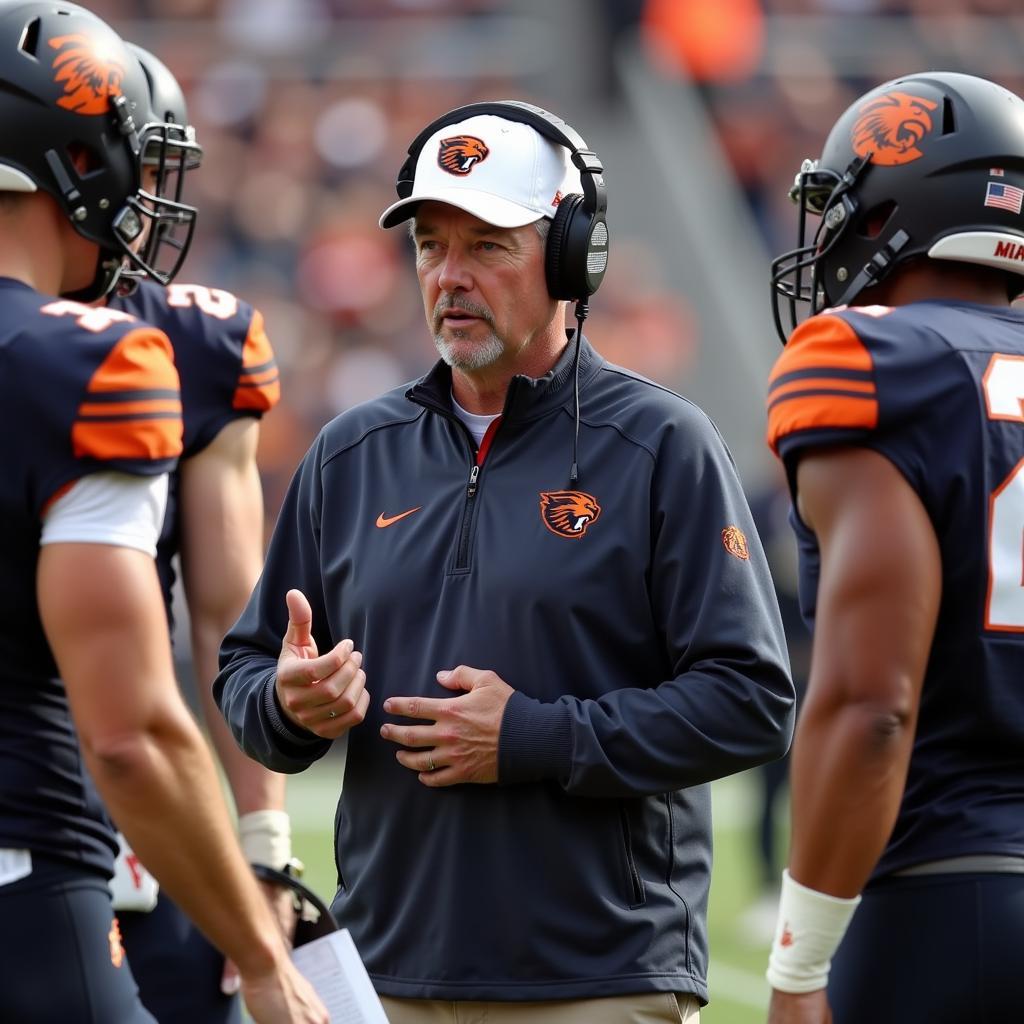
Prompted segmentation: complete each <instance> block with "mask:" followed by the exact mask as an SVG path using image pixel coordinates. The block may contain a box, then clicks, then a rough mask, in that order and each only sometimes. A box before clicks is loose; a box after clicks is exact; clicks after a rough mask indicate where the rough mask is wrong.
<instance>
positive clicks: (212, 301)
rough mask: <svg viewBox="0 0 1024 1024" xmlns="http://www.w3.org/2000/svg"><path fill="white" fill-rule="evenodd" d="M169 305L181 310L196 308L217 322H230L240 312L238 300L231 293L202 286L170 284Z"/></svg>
mask: <svg viewBox="0 0 1024 1024" xmlns="http://www.w3.org/2000/svg"><path fill="white" fill-rule="evenodd" d="M167 305H168V306H177V307H178V308H179V309H187V308H188V307H189V306H195V307H196V308H197V309H199V310H200V311H201V312H203V313H205V314H206V315H207V316H212V317H215V318H216V319H217V320H230V319H231V318H232V317H233V316H234V315H235V314H236V313H237V312H238V299H237V298H235V296H234V295H232V294H231V292H226V291H224V290H223V289H221V288H207V287H206V286H205V285H201V284H169V285H168V286H167Z"/></svg>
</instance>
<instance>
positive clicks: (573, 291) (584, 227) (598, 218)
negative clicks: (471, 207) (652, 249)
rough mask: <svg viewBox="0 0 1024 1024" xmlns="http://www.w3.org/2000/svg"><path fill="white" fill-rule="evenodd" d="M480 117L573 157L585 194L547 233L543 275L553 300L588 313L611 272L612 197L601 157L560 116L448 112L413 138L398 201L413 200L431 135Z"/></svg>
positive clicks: (475, 106) (572, 198)
mask: <svg viewBox="0 0 1024 1024" xmlns="http://www.w3.org/2000/svg"><path fill="white" fill-rule="evenodd" d="M477 114H493V115H495V116H496V117H503V118H504V119H505V120H506V121H517V122H519V123H520V124H527V125H529V126H530V127H531V128H533V129H535V130H536V131H537V132H538V133H539V134H540V135H542V136H543V137H544V138H545V139H547V140H548V141H550V142H553V143H555V145H558V146H564V147H565V148H566V149H568V150H569V152H570V153H571V154H572V162H573V164H574V165H575V166H576V167H577V168H578V169H579V172H580V184H581V185H582V186H583V194H582V195H581V194H580V193H579V192H572V193H570V194H569V195H567V196H564V197H563V198H562V201H561V202H560V203H559V204H558V211H557V212H556V214H555V217H554V220H553V221H552V222H551V229H550V230H549V232H548V239H547V246H546V248H545V253H544V276H545V279H546V281H547V286H548V293H549V294H550V295H551V297H552V298H553V299H560V300H561V299H566V300H569V301H574V300H575V301H576V302H577V303H579V304H581V305H582V307H583V309H584V310H585V309H586V305H587V299H588V298H589V297H590V296H591V295H593V294H594V292H596V291H597V289H598V288H599V287H600V285H601V281H602V279H603V278H604V274H605V270H606V269H607V268H608V225H607V223H606V221H605V218H606V215H607V210H608V196H607V193H606V192H605V185H604V178H603V177H602V174H603V172H604V167H603V166H602V164H601V161H600V160H599V159H598V158H597V154H596V153H594V152H593V150H591V149H590V147H589V146H587V144H586V142H584V141H583V139H582V138H581V136H580V135H579V134H578V133H577V132H576V131H575V130H574V129H573V128H570V127H569V125H567V124H566V123H565V122H564V121H563V120H562V119H561V118H560V117H556V116H555V115H554V114H552V113H550V112H549V111H547V110H544V109H543V108H542V107H535V106H534V105H533V104H532V103H523V102H522V101H520V100H497V101H492V102H486V103H470V104H467V105H466V106H463V107H456V108H455V109H454V110H449V111H448V113H447V114H444V115H443V116H441V117H439V118H437V120H436V121H432V122H431V123H430V124H428V125H427V127H426V128H424V129H423V131H421V132H420V133H419V135H417V136H416V138H415V139H413V141H412V144H411V145H410V146H409V155H408V157H407V158H406V161H405V163H404V164H402V167H401V170H399V172H398V180H397V181H396V182H395V189H396V190H397V192H398V197H399V198H400V199H408V198H409V196H410V195H412V190H413V183H414V181H415V178H416V161H417V160H418V159H419V155H420V150H422V149H423V147H424V146H425V145H426V143H427V140H428V139H429V138H430V136H431V135H433V134H434V132H436V131H439V130H440V129H441V128H444V127H446V126H447V125H450V124H457V123H458V122H459V121H464V120H466V118H469V117H474V116H476V115H477ZM584 315H586V314H585V313H584Z"/></svg>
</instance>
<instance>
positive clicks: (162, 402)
mask: <svg viewBox="0 0 1024 1024" xmlns="http://www.w3.org/2000/svg"><path fill="white" fill-rule="evenodd" d="M71 441H72V448H73V451H74V454H75V456H76V457H77V458H93V459H97V460H98V461H101V462H114V461H124V460H128V461H137V460H142V461H151V462H156V461H161V460H165V459H173V458H177V457H178V456H179V455H180V454H181V450H182V420H181V394H180V391H179V382H178V372H177V370H176V369H175V367H174V354H173V351H172V349H171V343H170V342H169V341H168V339H167V336H166V335H165V334H164V333H163V332H161V331H158V330H156V329H154V328H151V327H139V328H136V329H135V330H132V331H129V332H128V333H127V334H125V335H123V336H122V337H121V338H120V339H119V340H118V341H117V342H116V343H115V344H114V346H113V347H112V348H111V350H110V352H109V353H108V354H107V356H106V358H105V359H104V360H103V362H102V363H100V365H99V366H98V367H97V368H96V370H95V371H94V372H93V374H92V377H91V378H90V380H89V384H88V387H87V389H86V394H85V396H84V398H83V400H82V402H81V404H80V405H79V407H78V411H77V414H76V416H75V422H74V425H73V427H72V431H71Z"/></svg>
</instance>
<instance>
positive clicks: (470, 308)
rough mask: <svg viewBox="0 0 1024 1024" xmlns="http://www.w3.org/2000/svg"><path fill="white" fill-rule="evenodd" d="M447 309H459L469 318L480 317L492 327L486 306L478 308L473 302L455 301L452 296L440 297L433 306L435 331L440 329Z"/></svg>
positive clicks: (489, 313) (492, 323)
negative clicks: (467, 314) (468, 315)
mask: <svg viewBox="0 0 1024 1024" xmlns="http://www.w3.org/2000/svg"><path fill="white" fill-rule="evenodd" d="M449 309H461V310H462V311H463V312H465V313H469V314H470V316H478V317H480V319H481V320H483V321H484V323H485V324H487V325H488V326H489V327H493V326H494V318H493V317H492V316H491V311H490V310H489V309H488V308H487V307H486V306H478V305H477V304H476V303H475V302H469V301H467V300H466V299H456V298H455V296H454V295H442V296H441V298H439V299H438V300H437V303H436V304H435V306H434V312H433V325H434V330H435V331H439V330H440V329H441V318H442V317H443V316H444V314H445V313H447V312H448V310H449Z"/></svg>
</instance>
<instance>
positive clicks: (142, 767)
mask: <svg viewBox="0 0 1024 1024" xmlns="http://www.w3.org/2000/svg"><path fill="white" fill-rule="evenodd" d="M38 594H39V608H40V612H41V615H42V619H43V623H44V626H45V628H46V631H47V636H48V639H49V642H50V644H51V647H52V649H53V652H54V656H55V658H56V660H57V664H58V666H59V668H60V671H61V675H62V678H63V679H64V681H65V685H66V688H67V693H68V699H69V702H70V705H71V709H72V714H73V716H74V719H75V724H76V727H77V730H78V733H79V737H80V742H81V745H82V750H83V754H84V757H85V760H86V763H87V765H88V767H89V770H90V772H91V773H92V775H93V778H94V779H95V781H96V784H97V786H98V788H99V790H100V792H101V795H102V796H103V799H104V801H105V803H106V804H107V806H108V808H109V809H110V811H111V813H112V814H113V816H114V817H115V818H116V819H117V820H118V821H119V822H122V823H123V826H124V831H125V834H126V835H127V836H128V839H129V841H130V842H131V844H132V846H133V848H134V849H135V850H136V851H137V852H138V853H139V855H140V856H141V857H142V859H143V860H144V861H145V863H146V864H147V865H149V866H150V867H151V868H152V870H153V872H154V874H155V875H156V876H157V877H158V878H159V879H160V881H161V883H162V884H163V885H164V886H166V888H167V890H168V892H170V893H171V895H172V896H173V897H174V898H175V899H176V900H177V901H179V902H180V904H181V906H182V907H183V908H184V909H185V911H186V913H188V914H189V916H190V917H192V918H193V919H194V920H195V921H196V922H197V923H198V924H199V925H200V927H201V928H202V929H203V930H204V931H205V932H206V934H207V935H209V937H210V939H211V940H212V941H213V942H214V943H215V944H217V945H218V946H219V947H220V948H221V949H222V950H224V952H225V953H226V954H227V955H228V956H230V957H231V958H232V959H233V960H234V961H235V962H236V963H237V964H238V966H239V969H240V971H241V973H242V978H243V992H244V993H245V995H246V999H247V1001H248V1002H249V1006H250V1010H251V1012H252V1013H253V1015H254V1017H255V1019H256V1020H260V1021H310V1022H312V1021H325V1020H326V1019H327V1018H326V1015H325V1014H324V1012H323V1010H322V1007H320V1005H319V1002H318V1000H317V999H316V997H315V995H313V994H312V991H311V990H310V989H309V988H308V986H307V984H306V983H305V982H304V981H303V979H302V978H301V977H300V976H299V975H298V974H297V973H296V972H295V971H294V969H293V968H292V967H291V965H290V963H288V961H287V952H286V950H285V946H284V944H283V943H282V942H281V939H280V935H279V933H278V929H277V925H276V922H275V921H274V919H273V917H272V916H271V914H270V910H269V908H268V907H267V906H266V904H265V902H264V901H263V899H262V897H261V896H260V893H259V890H258V888H257V885H256V882H255V879H254V878H253V877H252V875H251V873H250V872H249V870H248V868H247V866H246V864H245V862H244V860H243V859H242V855H241V852H240V851H239V849H238V846H237V843H236V842H235V839H234V835H233V833H232V830H231V826H230V822H229V819H228V815H227V810H226V808H225V806H224V802H223V799H222V797H221V795H220V786H219V784H218V782H217V775H216V771H215V769H214V766H213V761H212V758H211V756H210V753H209V751H208V749H207V747H206V744H205V742H204V741H203V739H202V736H201V735H200V733H199V730H198V728H197V727H196V725H195V722H194V721H193V719H192V717H191V715H190V714H189V712H188V709H187V708H186V707H185V705H184V702H183V701H182V699H181V696H180V694H179V691H178V687H177V682H176V680H175V678H174V671H173V666H172V662H171V654H170V646H169V643H168V637H167V626H166V618H165V614H164V607H163V600H162V597H161V594H160V587H159V583H158V580H157V576H156V571H155V568H154V565H153V561H152V559H151V558H150V557H149V556H148V555H147V554H145V553H144V552H141V551H137V550H134V549H128V548H120V547H113V546H109V545H105V544H81V543H64V544H51V545H48V546H46V547H44V548H43V549H42V550H41V552H40V556H39V568H38ZM171 837H174V841H171ZM250 987H251V988H252V992H250V991H249V989H250Z"/></svg>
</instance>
